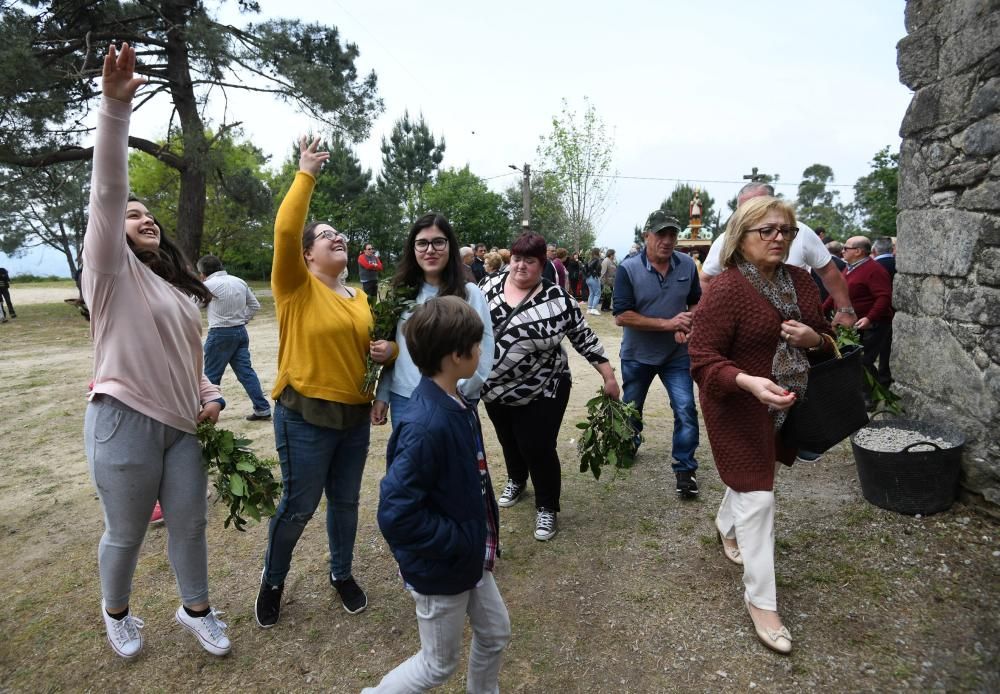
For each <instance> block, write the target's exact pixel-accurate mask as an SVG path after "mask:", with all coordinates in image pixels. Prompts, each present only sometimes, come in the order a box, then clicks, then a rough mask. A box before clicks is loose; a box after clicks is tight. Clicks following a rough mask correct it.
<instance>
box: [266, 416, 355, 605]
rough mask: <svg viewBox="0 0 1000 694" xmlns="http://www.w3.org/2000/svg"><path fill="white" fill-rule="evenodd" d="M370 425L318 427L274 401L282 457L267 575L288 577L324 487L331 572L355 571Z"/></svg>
mask: <svg viewBox="0 0 1000 694" xmlns="http://www.w3.org/2000/svg"><path fill="white" fill-rule="evenodd" d="M370 433H371V424H370V423H369V422H368V421H365V422H364V423H362V424H359V425H357V426H356V427H354V428H352V429H346V430H343V431H341V430H338V429H329V428H327V427H319V426H316V425H314V424H310V423H309V422H307V421H305V420H304V419H303V418H302V415H300V414H299V413H298V412H296V411H294V410H290V409H288V408H287V407H285V406H283V405H282V404H281V403H275V406H274V441H275V446H276V447H277V449H278V459H279V461H280V462H281V482H282V484H284V488H283V489H282V491H281V502H280V503H279V504H278V509H277V512H276V513H275V514H274V517H273V518H272V519H271V523H270V526H269V528H268V534H267V552H266V553H265V555H264V580H265V581H267V582H268V583H269V584H271V585H272V586H276V585H280V584H282V583H284V582H285V576H287V575H288V569H289V567H290V566H291V563H292V550H294V549H295V544H296V543H297V542H298V541H299V537H301V536H302V531H303V530H305V527H306V523H308V522H309V519H311V518H312V516H313V513H314V512H315V511H316V508H317V507H318V506H319V501H320V498H321V497H322V496H323V492H324V491H325V492H326V534H327V541H328V542H329V545H330V571H331V572H332V573H333V575H334V576H335V577H337V578H338V579H344V578H348V577H349V576H351V562H352V560H353V558H354V539H355V536H356V535H357V532H358V497H359V496H360V492H361V477H362V475H363V474H364V471H365V459H366V458H367V457H368V440H369V435H370Z"/></svg>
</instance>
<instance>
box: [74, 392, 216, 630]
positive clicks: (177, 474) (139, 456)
mask: <svg viewBox="0 0 1000 694" xmlns="http://www.w3.org/2000/svg"><path fill="white" fill-rule="evenodd" d="M83 440H84V445H85V447H86V449H87V460H88V462H89V464H90V476H91V480H93V482H94V486H95V487H96V488H97V495H98V496H99V497H100V499H101V505H102V506H103V508H104V535H102V536H101V542H100V544H99V545H98V549H97V563H98V567H99V568H100V572H101V592H102V593H103V595H104V603H105V606H106V607H107V608H108V609H109V610H112V611H116V610H120V609H124V608H125V607H126V606H128V603H129V595H130V593H131V592H132V575H133V574H134V573H135V566H136V563H137V562H138V561H139V550H140V549H141V548H142V541H143V538H144V537H145V536H146V528H147V527H148V526H149V517H150V514H152V512H153V506H154V505H155V504H156V501H157V499H159V501H160V508H162V509H163V519H164V521H165V522H166V525H167V532H168V538H167V555H168V556H169V558H170V564H171V566H172V567H173V569H174V576H176V578H177V591H178V593H180V596H181V600H182V601H183V603H184V604H185V605H197V604H199V603H204V602H207V601H208V545H207V543H206V540H205V527H206V525H207V512H208V509H207V502H206V500H205V490H206V488H207V484H208V480H207V477H206V474H205V468H204V466H203V465H202V462H201V447H200V446H199V445H198V439H197V437H196V436H195V435H194V434H187V433H185V432H183V431H180V430H178V429H174V428H173V427H169V426H167V425H165V424H162V423H160V422H157V421H156V420H154V419H152V418H150V417H147V416H146V415H144V414H140V413H139V412H136V411H135V410H133V409H132V408H130V407H128V406H127V405H124V404H123V403H121V402H119V401H118V400H116V399H114V398H112V397H108V396H105V395H98V396H95V398H94V399H93V400H92V401H91V403H90V404H89V405H88V406H87V414H86V416H85V418H84V424H83Z"/></svg>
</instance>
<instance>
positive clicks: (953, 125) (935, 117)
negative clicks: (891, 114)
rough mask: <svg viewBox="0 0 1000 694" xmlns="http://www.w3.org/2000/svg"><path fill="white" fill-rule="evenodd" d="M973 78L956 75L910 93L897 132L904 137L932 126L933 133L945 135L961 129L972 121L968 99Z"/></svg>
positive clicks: (929, 128)
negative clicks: (910, 96) (911, 97)
mask: <svg viewBox="0 0 1000 694" xmlns="http://www.w3.org/2000/svg"><path fill="white" fill-rule="evenodd" d="M974 81H975V78H974V77H973V76H972V75H959V76H956V77H953V78H951V79H947V80H941V81H939V82H935V83H934V84H932V85H929V86H927V87H923V88H922V89H920V90H918V91H917V92H916V93H915V94H914V95H913V100H912V101H910V106H909V108H907V109H906V115H904V116H903V123H902V125H900V134H901V135H902V136H903V137H908V136H910V135H913V134H916V133H920V132H924V131H927V130H931V129H936V130H935V135H936V136H941V135H947V134H951V133H954V132H958V131H959V130H961V128H962V127H963V126H965V125H966V124H968V123H969V122H971V120H972V118H971V117H970V116H969V114H968V108H967V107H968V102H969V98H970V96H971V91H972V85H973V84H974Z"/></svg>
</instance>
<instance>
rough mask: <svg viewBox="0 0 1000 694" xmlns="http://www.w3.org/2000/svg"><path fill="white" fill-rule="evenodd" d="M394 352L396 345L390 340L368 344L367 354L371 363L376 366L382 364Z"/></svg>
mask: <svg viewBox="0 0 1000 694" xmlns="http://www.w3.org/2000/svg"><path fill="white" fill-rule="evenodd" d="M395 351H396V343H395V342H391V341H390V340H375V341H374V342H369V343H368V352H369V353H370V354H371V355H372V361H374V362H375V363H376V364H384V363H386V362H387V361H389V360H390V359H392V355H393V354H394V353H395Z"/></svg>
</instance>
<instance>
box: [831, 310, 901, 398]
mask: <svg viewBox="0 0 1000 694" xmlns="http://www.w3.org/2000/svg"><path fill="white" fill-rule="evenodd" d="M835 328H836V331H837V349H838V350H839V349H843V348H844V347H855V346H856V347H860V348H862V349H864V348H863V347H862V345H861V336H860V335H859V334H858V331H857V330H856V329H855V328H853V327H850V328H849V327H847V326H845V325H837V326H835ZM862 371H864V372H865V383H866V384H867V385H868V389H869V391H870V392H871V394H872V403H874V405H875V411H876V412H878V411H880V410H884V411H886V412H891V413H892V414H896V415H899V414H903V405H902V400H901V398H900V397H899V396H898V395H896V394H895V393H893V392H892V391H891V390H889V389H888V388H886V387H885V386H884V385H882V384H881V383H879V382H878V381H877V380H876V379H875V376H873V375H872V372H871V371H869V370H868V369H864V368H863V369H862Z"/></svg>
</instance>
